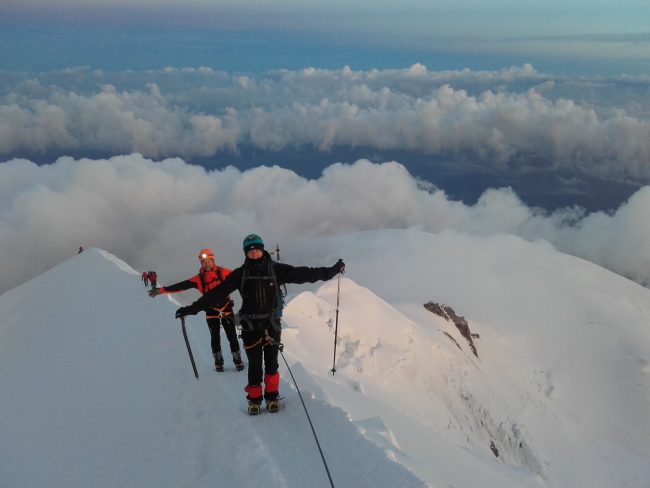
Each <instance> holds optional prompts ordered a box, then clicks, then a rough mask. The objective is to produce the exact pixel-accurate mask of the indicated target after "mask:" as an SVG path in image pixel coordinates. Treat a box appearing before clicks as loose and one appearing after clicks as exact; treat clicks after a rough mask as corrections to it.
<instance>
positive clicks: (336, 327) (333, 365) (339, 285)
mask: <svg viewBox="0 0 650 488" xmlns="http://www.w3.org/2000/svg"><path fill="white" fill-rule="evenodd" d="M340 296H341V273H339V282H338V285H337V288H336V325H335V326H334V359H333V360H332V376H334V373H336V339H337V337H338V334H339V297H340Z"/></svg>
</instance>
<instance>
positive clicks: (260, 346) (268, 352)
mask: <svg viewBox="0 0 650 488" xmlns="http://www.w3.org/2000/svg"><path fill="white" fill-rule="evenodd" d="M267 334H268V336H269V337H270V338H272V339H273V342H274V344H269V343H268V341H267V340H266V336H267ZM281 335H282V334H281V330H280V326H279V323H278V324H277V325H276V326H274V325H273V324H272V323H271V322H270V321H269V320H268V319H264V320H251V321H250V323H249V324H244V325H243V328H242V332H241V339H242V342H243V343H244V348H245V349H246V356H247V357H248V384H249V385H261V384H262V380H263V378H264V374H265V373H266V374H275V373H277V371H278V366H279V365H278V344H279V343H280V338H281Z"/></svg>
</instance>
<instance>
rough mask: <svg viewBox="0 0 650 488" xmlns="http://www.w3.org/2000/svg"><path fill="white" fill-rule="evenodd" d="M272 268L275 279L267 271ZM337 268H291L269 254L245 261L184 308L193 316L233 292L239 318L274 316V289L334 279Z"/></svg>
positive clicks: (275, 295) (275, 301)
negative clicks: (239, 304)
mask: <svg viewBox="0 0 650 488" xmlns="http://www.w3.org/2000/svg"><path fill="white" fill-rule="evenodd" d="M269 267H272V269H273V274H274V275H275V280H273V278H272V274H271V273H270V272H269V271H270V269H269ZM338 271H339V270H338V268H337V267H336V265H334V266H332V267H326V268H309V267H306V266H300V267H296V266H291V265H288V264H284V263H276V262H275V261H273V260H272V259H271V256H270V255H269V253H268V252H266V251H264V257H262V258H261V259H258V260H251V259H248V258H246V261H245V262H244V265H243V266H241V267H239V268H237V269H235V270H234V271H233V272H232V273H230V274H229V275H228V276H227V277H226V279H225V280H223V282H222V283H221V284H220V285H218V286H216V287H215V288H213V289H211V290H210V291H208V292H207V293H206V294H205V295H203V296H202V297H201V298H199V299H198V300H197V301H195V302H194V303H193V304H191V305H189V306H188V307H187V309H188V310H187V311H188V312H189V313H190V314H192V315H195V314H197V313H199V312H200V311H201V310H206V309H208V308H211V307H214V304H215V303H223V301H224V300H225V299H226V297H227V296H228V295H230V294H231V293H232V292H234V291H235V290H238V291H239V292H240V295H241V297H242V307H241V310H240V311H239V312H240V314H241V315H260V314H269V313H273V312H274V311H275V310H276V309H277V307H278V293H279V290H277V289H276V287H280V286H281V285H283V284H285V283H314V282H316V281H325V280H329V279H331V278H333V277H334V276H336V274H337V273H338Z"/></svg>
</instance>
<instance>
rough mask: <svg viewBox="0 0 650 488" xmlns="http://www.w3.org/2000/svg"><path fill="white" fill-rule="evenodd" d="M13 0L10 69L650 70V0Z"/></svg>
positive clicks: (7, 38) (4, 49) (6, 16)
mask: <svg viewBox="0 0 650 488" xmlns="http://www.w3.org/2000/svg"><path fill="white" fill-rule="evenodd" d="M177 5H178V2H171V1H166V0H149V1H145V0H140V1H133V2H106V1H103V2H100V1H98V0H95V1H91V0H85V1H84V0H68V1H64V0H48V1H47V2H45V1H43V0H21V1H17V0H8V1H7V0H5V2H3V6H2V7H0V27H1V29H0V41H1V42H0V69H2V70H10V71H11V70H26V71H42V70H54V69H64V68H69V67H74V66H90V67H92V68H101V69H106V70H120V69H142V68H152V69H153V68H162V67H165V66H176V67H184V66H189V67H198V66H209V67H212V68H215V69H224V70H228V71H247V72H262V71H265V70H268V69H272V68H287V69H299V68H302V67H308V66H315V67H322V68H330V69H331V68H340V67H342V66H344V65H350V66H352V67H353V68H357V69H370V68H379V69H381V68H398V67H406V66H410V65H411V64H413V63H416V62H421V63H423V64H425V65H427V66H428V67H429V68H431V69H462V68H465V67H467V68H470V69H498V68H502V67H507V66H511V65H521V64H523V63H526V62H531V63H533V64H534V65H535V66H536V67H538V68H540V69H542V70H544V71H545V72H552V73H557V74H589V75H595V74H603V75H616V74H621V73H630V74H644V73H646V74H647V73H650V3H649V2H647V1H645V0H643V1H642V0H609V1H597V0H596V1H593V0H592V1H585V0H564V1H553V0H548V1H537V0H518V1H511V0H495V1H490V2H485V1H484V0H454V1H451V0H444V1H435V2H432V1H421V0H406V1H401V2H389V1H369V0H362V1H358V2H354V5H350V4H349V3H348V2H343V1H339V0H333V1H328V2H324V1H311V2H307V1H301V2H299V1H289V0H285V1H273V2H271V1H262V0H249V1H245V0H244V1H237V2H234V1H217V2H215V1H211V2H208V1H201V0H189V1H186V2H184V3H183V6H182V7H178V6H177Z"/></svg>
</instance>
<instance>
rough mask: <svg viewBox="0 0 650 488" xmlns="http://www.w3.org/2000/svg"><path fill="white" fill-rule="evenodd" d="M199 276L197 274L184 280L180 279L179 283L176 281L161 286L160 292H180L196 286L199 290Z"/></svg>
mask: <svg viewBox="0 0 650 488" xmlns="http://www.w3.org/2000/svg"><path fill="white" fill-rule="evenodd" d="M198 276H199V275H196V276H193V277H192V278H188V279H186V280H184V281H179V282H178V283H174V284H173V285H169V286H163V287H161V288H159V290H160V293H178V292H179V291H185V290H189V289H190V288H196V289H197V290H198V288H199V284H198Z"/></svg>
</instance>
